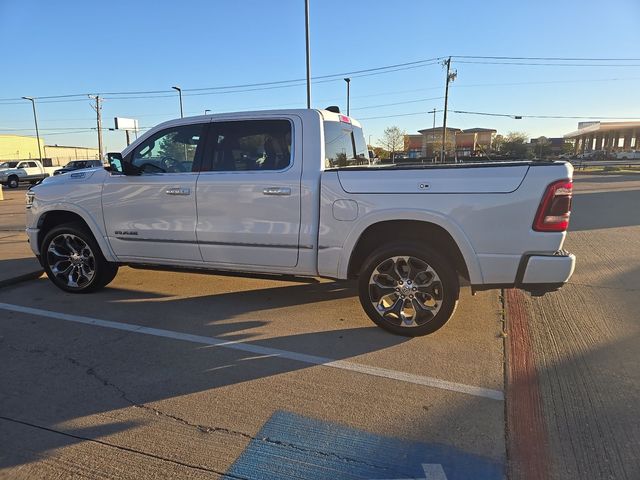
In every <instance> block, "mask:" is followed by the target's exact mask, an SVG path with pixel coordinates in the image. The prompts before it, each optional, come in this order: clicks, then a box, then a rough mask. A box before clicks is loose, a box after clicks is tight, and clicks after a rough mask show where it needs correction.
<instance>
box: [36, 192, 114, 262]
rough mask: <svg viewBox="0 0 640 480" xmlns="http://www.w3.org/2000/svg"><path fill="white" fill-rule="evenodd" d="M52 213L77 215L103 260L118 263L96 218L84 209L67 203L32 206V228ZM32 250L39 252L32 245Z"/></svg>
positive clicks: (37, 246) (37, 247)
mask: <svg viewBox="0 0 640 480" xmlns="http://www.w3.org/2000/svg"><path fill="white" fill-rule="evenodd" d="M34 209H35V211H34ZM52 212H70V213H74V214H76V215H78V216H79V217H80V218H81V219H82V220H83V221H84V223H85V224H86V225H87V227H88V228H89V230H90V231H91V233H92V234H93V237H94V238H95V239H96V242H97V243H98V246H99V247H100V250H101V251H102V254H103V255H104V258H105V259H106V260H107V261H109V262H117V261H118V258H117V257H116V256H115V254H114V253H113V250H111V246H110V245H109V242H107V240H106V238H105V235H104V232H103V230H102V228H101V225H100V224H98V222H97V219H96V216H95V215H93V214H92V213H91V212H89V211H87V210H86V209H84V208H82V207H81V206H79V205H77V204H73V203H67V202H56V203H52V204H48V205H46V206H44V207H36V206H35V205H34V206H33V207H32V211H31V214H32V215H33V218H34V222H33V225H34V226H39V225H41V223H42V220H43V219H44V218H45V215H47V214H50V213H52ZM100 219H101V218H100ZM32 248H33V249H38V250H39V248H40V246H39V245H32ZM34 252H35V253H36V255H37V254H38V253H39V252H37V251H35V250H34Z"/></svg>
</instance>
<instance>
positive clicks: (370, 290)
mask: <svg viewBox="0 0 640 480" xmlns="http://www.w3.org/2000/svg"><path fill="white" fill-rule="evenodd" d="M407 260H408V261H407ZM389 262H391V263H392V264H393V267H392V268H390V265H391V264H390V263H389ZM425 265H426V267H425ZM392 270H393V271H392ZM405 270H406V272H405ZM398 271H399V273H398ZM374 272H376V275H375V277H373V274H374ZM387 272H388V273H387ZM403 273H406V275H400V274H403ZM434 273H435V275H434ZM411 276H413V277H414V278H411ZM398 279H399V280H398ZM373 280H375V281H376V283H381V284H382V285H377V284H372V283H371V282H372V281H373ZM400 281H402V282H403V283H402V284H400V283H398V282H400ZM394 282H395V283H394ZM412 282H413V284H412ZM388 285H391V286H388ZM358 293H359V296H360V304H361V305H362V308H363V309H364V311H365V312H366V313H367V315H368V316H369V318H370V319H371V320H373V322H374V323H375V324H376V325H378V326H379V327H382V328H384V329H385V330H388V331H389V332H392V333H395V334H397V335H403V336H407V337H418V336H422V335H428V334H429V333H433V332H435V331H436V330H438V329H439V328H441V327H442V326H443V325H444V324H445V323H447V321H448V320H449V319H450V318H451V317H452V316H453V313H454V312H455V309H456V306H457V305H458V296H459V293H460V285H459V282H458V274H457V273H456V270H455V269H454V268H453V266H452V264H451V262H450V260H449V259H448V258H447V257H445V256H444V255H442V254H439V253H438V252H436V251H435V250H433V249H432V248H430V247H428V246H424V245H421V244H419V243H414V242H407V243H402V244H388V245H384V246H382V247H380V248H378V249H377V250H375V251H374V252H372V253H371V254H370V255H369V257H368V258H367V259H366V260H365V261H364V264H363V266H362V269H361V271H360V275H359V278H358ZM409 296H411V297H410V299H409ZM374 302H376V305H378V308H380V309H381V311H379V310H378V309H377V308H376V306H374ZM398 302H401V305H402V306H401V308H400V310H399V311H397V312H398V313H396V310H397V309H396V308H393V309H392V308H390V307H389V308H384V307H385V305H384V304H385V303H387V304H391V305H392V306H393V307H397V305H398ZM405 302H408V303H405ZM416 302H420V303H416ZM407 304H408V305H409V308H407V309H405V306H406V305H407ZM382 310H383V311H384V312H385V313H382ZM407 311H409V312H411V311H414V312H415V313H414V314H413V318H412V320H411V322H410V323H409V321H408V320H407V319H406V312H407ZM434 312H435V313H434ZM419 317H420V318H419Z"/></svg>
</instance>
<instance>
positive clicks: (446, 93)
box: [442, 57, 458, 162]
mask: <svg viewBox="0 0 640 480" xmlns="http://www.w3.org/2000/svg"><path fill="white" fill-rule="evenodd" d="M443 65H446V67H447V81H446V85H445V91H444V115H443V120H442V161H443V162H444V161H445V159H446V152H447V150H446V148H447V146H446V145H447V107H448V104H449V83H451V82H453V81H454V80H455V79H456V77H457V76H458V73H457V72H455V71H454V72H451V57H449V58H448V59H447V60H445V61H444V63H443Z"/></svg>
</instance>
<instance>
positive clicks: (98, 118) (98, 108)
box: [89, 95, 104, 160]
mask: <svg viewBox="0 0 640 480" xmlns="http://www.w3.org/2000/svg"><path fill="white" fill-rule="evenodd" d="M89 98H93V99H95V101H96V106H95V107H94V106H93V105H92V106H91V108H93V109H94V110H95V111H96V124H97V125H96V126H97V127H98V155H99V157H100V160H103V159H104V152H103V151H102V113H101V110H102V104H101V102H102V99H101V98H100V95H89Z"/></svg>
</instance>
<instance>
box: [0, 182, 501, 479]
mask: <svg viewBox="0 0 640 480" xmlns="http://www.w3.org/2000/svg"><path fill="white" fill-rule="evenodd" d="M13 193H14V192H10V194H11V195H13ZM20 193H22V195H23V194H24V192H17V193H16V195H17V197H16V198H14V199H13V202H18V197H19V196H20ZM3 202H5V203H1V204H0V212H2V214H3V219H5V220H3V222H4V223H3V224H4V225H13V224H15V225H20V228H22V226H21V224H23V221H24V220H23V219H20V218H19V215H14V213H15V212H14V210H13V208H14V206H12V205H14V204H13V203H11V202H12V200H10V201H9V203H6V202H7V201H6V200H5V201H3ZM15 205H17V203H15ZM15 208H18V207H15ZM20 208H23V207H22V206H21V207H20ZM3 228H4V227H3ZM6 228H9V227H6ZM13 228H14V227H13V226H11V229H13ZM7 235H12V236H17V239H15V240H14V241H16V242H18V243H16V245H17V244H21V245H22V247H24V244H22V243H21V241H20V240H19V238H18V236H19V233H17V232H13V231H9V232H7ZM16 248H17V247H16ZM5 252H6V251H5V250H3V255H4V256H5V257H6V255H5ZM5 261H6V260H5ZM3 265H4V263H3ZM502 330H503V316H502V304H501V302H500V300H499V297H498V294H497V293H496V292H485V293H482V294H479V295H477V296H476V297H472V296H471V294H470V291H469V288H468V287H465V288H463V291H462V294H461V302H460V305H459V308H458V310H457V312H456V315H455V316H454V318H453V319H452V320H451V321H450V322H449V323H448V324H447V325H446V327H445V328H443V329H442V330H440V331H439V332H437V333H435V334H433V335H431V336H428V337H422V338H417V339H407V338H404V337H397V336H394V335H391V334H389V333H387V332H385V331H383V330H381V329H380V328H378V327H376V326H375V325H374V324H373V323H372V322H371V321H370V320H369V319H368V318H367V317H366V315H365V314H364V313H363V311H362V309H361V307H360V304H359V302H358V299H357V292H356V290H355V285H354V284H353V283H351V282H333V281H327V280H319V279H307V280H301V281H290V280H288V281H283V280H266V279H255V278H238V277H232V276H218V275H206V274H186V273H170V272H157V271H144V270H134V269H131V268H126V267H123V268H121V269H120V272H119V274H118V276H117V277H116V279H115V280H114V282H113V283H112V284H110V285H109V287H108V288H106V289H104V290H103V291H101V292H97V293H95V294H91V295H73V294H67V293H65V292H62V291H60V290H58V289H57V288H56V287H54V286H53V284H51V282H49V281H48V280H47V279H46V277H42V278H38V279H32V280H29V281H24V282H20V283H16V284H13V285H8V286H4V287H3V288H0V364H1V365H3V368H2V369H0V478H60V477H69V476H78V477H91V478H96V477H101V478H136V479H137V478H149V477H153V478H176V477H179V478H182V477H185V478H200V477H203V478H235V479H245V478H251V479H255V478H260V479H271V478H307V479H322V478H327V479H337V478H346V479H349V478H371V479H385V478H386V479H391V478H427V477H428V478H435V479H442V478H446V479H449V480H451V479H466V478H470V477H473V478H478V479H481V480H484V479H489V480H492V479H502V478H503V477H504V472H505V464H506V458H507V457H506V444H505V436H504V393H503V392H504V374H503V372H504V363H503V362H504V349H503V338H502V337H501V335H500V334H501V332H502Z"/></svg>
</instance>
